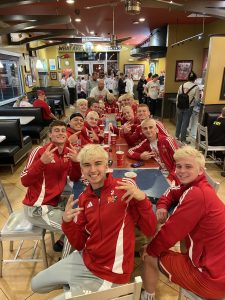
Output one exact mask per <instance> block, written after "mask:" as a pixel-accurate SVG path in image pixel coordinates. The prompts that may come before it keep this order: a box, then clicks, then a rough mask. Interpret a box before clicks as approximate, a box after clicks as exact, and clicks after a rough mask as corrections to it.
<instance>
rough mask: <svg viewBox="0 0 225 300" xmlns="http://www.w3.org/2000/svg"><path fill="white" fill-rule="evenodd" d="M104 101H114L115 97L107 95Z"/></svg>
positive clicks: (110, 94)
mask: <svg viewBox="0 0 225 300" xmlns="http://www.w3.org/2000/svg"><path fill="white" fill-rule="evenodd" d="M106 99H107V100H115V96H114V95H113V94H112V93H107V95H106Z"/></svg>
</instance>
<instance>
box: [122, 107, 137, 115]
mask: <svg viewBox="0 0 225 300" xmlns="http://www.w3.org/2000/svg"><path fill="white" fill-rule="evenodd" d="M126 110H129V111H130V112H132V113H133V114H134V111H133V109H132V107H131V106H129V105H126V106H123V107H122V112H123V113H124V112H125V111H126Z"/></svg>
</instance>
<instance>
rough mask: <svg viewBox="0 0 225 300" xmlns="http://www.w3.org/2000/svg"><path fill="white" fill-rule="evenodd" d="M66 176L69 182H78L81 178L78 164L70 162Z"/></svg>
mask: <svg viewBox="0 0 225 300" xmlns="http://www.w3.org/2000/svg"><path fill="white" fill-rule="evenodd" d="M68 175H69V177H70V180H71V181H78V180H79V179H80V178H81V169H80V163H78V162H71V167H70V170H69V174H68Z"/></svg>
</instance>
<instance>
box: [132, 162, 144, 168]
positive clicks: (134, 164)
mask: <svg viewBox="0 0 225 300" xmlns="http://www.w3.org/2000/svg"><path fill="white" fill-rule="evenodd" d="M141 166H144V162H143V161H137V162H136V163H132V164H131V167H132V168H140V167H141Z"/></svg>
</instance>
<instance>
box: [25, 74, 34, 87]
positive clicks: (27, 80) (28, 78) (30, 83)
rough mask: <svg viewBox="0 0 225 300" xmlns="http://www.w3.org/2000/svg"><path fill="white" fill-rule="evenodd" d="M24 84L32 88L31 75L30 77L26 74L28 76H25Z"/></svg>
mask: <svg viewBox="0 0 225 300" xmlns="http://www.w3.org/2000/svg"><path fill="white" fill-rule="evenodd" d="M26 82H27V85H28V86H29V87H32V86H33V80H32V75H31V74H28V75H27V78H26Z"/></svg>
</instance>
